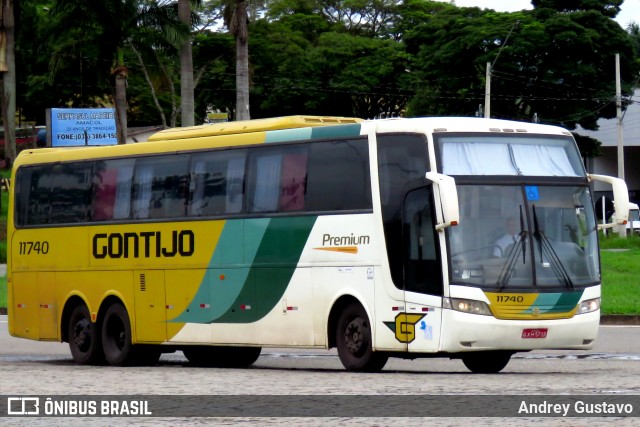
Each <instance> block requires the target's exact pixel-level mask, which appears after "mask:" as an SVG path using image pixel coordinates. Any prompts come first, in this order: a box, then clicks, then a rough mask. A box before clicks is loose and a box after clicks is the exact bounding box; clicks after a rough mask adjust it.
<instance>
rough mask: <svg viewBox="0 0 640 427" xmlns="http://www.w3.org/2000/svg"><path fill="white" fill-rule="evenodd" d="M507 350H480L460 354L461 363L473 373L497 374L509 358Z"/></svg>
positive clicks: (509, 353) (509, 354)
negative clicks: (463, 354)
mask: <svg viewBox="0 0 640 427" xmlns="http://www.w3.org/2000/svg"><path fill="white" fill-rule="evenodd" d="M512 354H513V353H511V352H509V351H480V352H477V353H469V354H467V355H465V356H462V363H464V366H466V367H467V369H469V370H470V371H471V372H473V373H475V374H497V373H498V372H500V371H502V370H503V369H504V368H505V366H507V364H508V363H509V360H511V355H512Z"/></svg>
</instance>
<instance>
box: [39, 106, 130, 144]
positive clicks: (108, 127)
mask: <svg viewBox="0 0 640 427" xmlns="http://www.w3.org/2000/svg"><path fill="white" fill-rule="evenodd" d="M117 143H118V137H117V134H116V113H115V110H114V109H113V108H52V109H51V146H52V147H77V146H82V145H115V144H117Z"/></svg>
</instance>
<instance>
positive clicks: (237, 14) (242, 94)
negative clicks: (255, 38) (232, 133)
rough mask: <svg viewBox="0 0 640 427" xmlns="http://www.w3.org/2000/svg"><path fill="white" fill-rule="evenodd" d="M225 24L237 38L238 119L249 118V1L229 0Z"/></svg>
mask: <svg viewBox="0 0 640 427" xmlns="http://www.w3.org/2000/svg"><path fill="white" fill-rule="evenodd" d="M225 24H226V25H227V27H228V28H229V31H230V32H231V34H233V36H234V37H235V40H236V120H249V119H250V118H251V112H250V107H249V29H248V16H247V1H246V0H236V1H235V2H234V1H228V2H227V4H226V11H225Z"/></svg>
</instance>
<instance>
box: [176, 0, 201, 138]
mask: <svg viewBox="0 0 640 427" xmlns="http://www.w3.org/2000/svg"><path fill="white" fill-rule="evenodd" d="M191 3H192V0H178V17H179V19H180V22H182V23H183V24H184V25H185V26H187V27H188V28H189V29H191V26H192V25H191ZM193 3H194V4H195V5H196V6H199V4H200V3H201V1H193ZM193 90H194V83H193V57H192V50H191V37H185V40H184V41H183V42H182V44H181V45H180V112H181V125H182V126H193V125H194V123H195V120H194V114H195V112H194V94H193Z"/></svg>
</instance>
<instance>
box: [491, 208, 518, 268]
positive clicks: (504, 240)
mask: <svg viewBox="0 0 640 427" xmlns="http://www.w3.org/2000/svg"><path fill="white" fill-rule="evenodd" d="M505 230H506V231H505V233H504V234H503V235H502V236H500V237H499V238H498V240H496V241H495V243H494V244H493V245H494V247H493V256H494V257H496V258H500V257H503V256H506V255H507V253H506V252H505V250H506V249H507V248H508V247H509V245H512V244H514V243H515V242H517V241H518V223H517V221H516V219H515V218H513V217H510V218H507V220H506V221H505Z"/></svg>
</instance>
